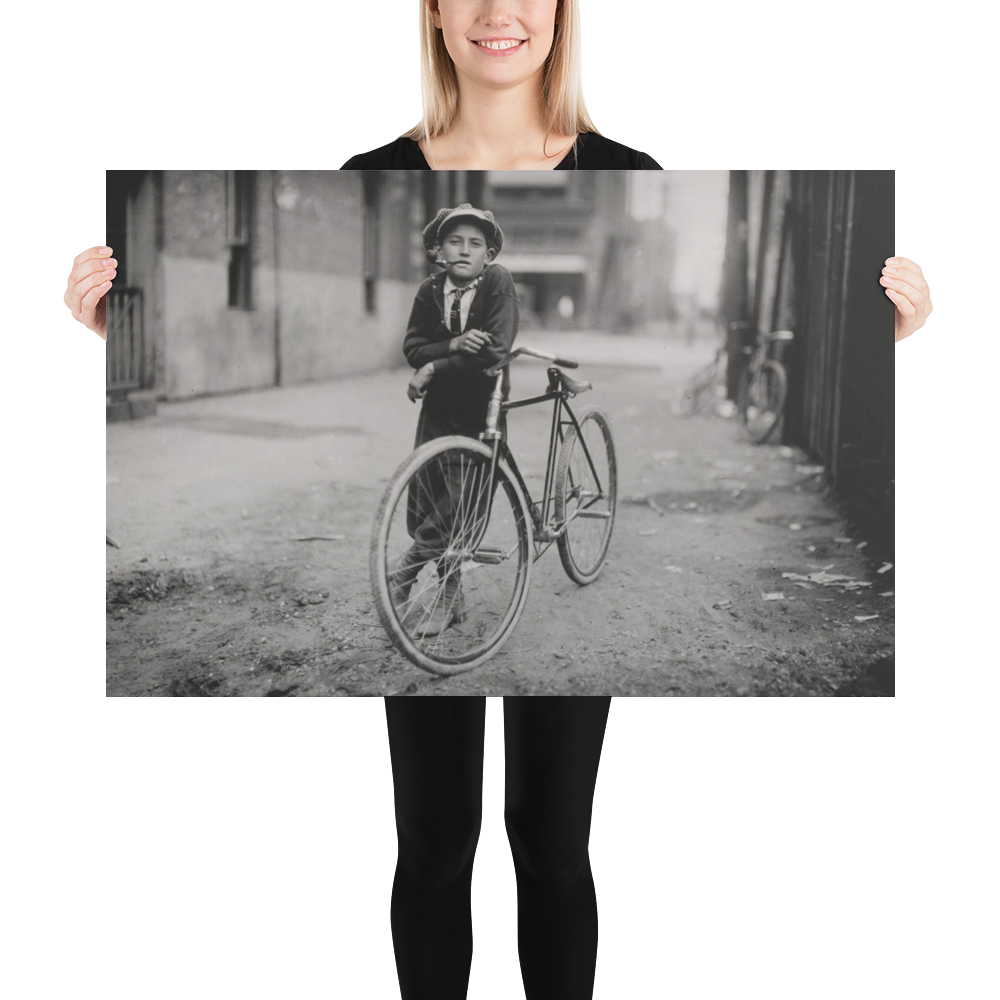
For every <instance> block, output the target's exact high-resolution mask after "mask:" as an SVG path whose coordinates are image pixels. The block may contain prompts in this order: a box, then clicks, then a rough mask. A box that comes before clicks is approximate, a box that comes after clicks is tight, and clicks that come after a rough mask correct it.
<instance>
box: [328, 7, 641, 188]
mask: <svg viewBox="0 0 1000 1000" xmlns="http://www.w3.org/2000/svg"><path fill="white" fill-rule="evenodd" d="M579 40H580V18H579V11H578V8H577V3H576V0H420V51H421V77H422V80H421V83H422V91H423V98H424V113H423V117H422V119H421V121H420V124H419V125H417V126H415V127H414V128H412V129H410V131H409V132H407V133H406V134H405V135H403V136H400V137H399V138H398V139H396V140H395V141H393V142H391V143H389V144H388V145H386V146H382V147H380V148H379V149H375V150H372V151H371V152H369V153H362V154H361V155H359V156H352V157H351V159H349V160H348V161H347V162H346V163H345V164H344V167H343V169H346V170H360V169H365V170H380V169H381V170H392V169H398V170H427V169H434V170H552V169H556V170H570V169H573V168H575V167H579V168H581V169H591V170H657V169H659V164H658V163H657V162H656V161H655V160H653V159H652V158H651V157H649V156H647V155H646V154H645V153H640V152H638V151H636V150H634V149H629V148H628V147H627V146H623V145H621V144H620V143H617V142H612V141H611V140H609V139H605V138H604V137H603V136H602V135H601V134H600V133H599V132H598V131H597V129H596V128H595V127H594V124H593V122H591V120H590V116H589V115H588V114H587V109H586V106H585V105H584V102H583V94H582V91H581V88H580V41H579Z"/></svg>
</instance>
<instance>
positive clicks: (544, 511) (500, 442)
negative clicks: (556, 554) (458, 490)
mask: <svg viewBox="0 0 1000 1000" xmlns="http://www.w3.org/2000/svg"><path fill="white" fill-rule="evenodd" d="M547 374H548V377H549V384H548V388H547V389H546V391H545V392H543V393H542V394H541V395H538V396H528V397H526V398H524V399H511V400H503V399H502V396H501V394H502V381H503V372H502V371H500V372H498V373H497V375H496V384H495V387H494V390H493V395H492V397H491V398H490V407H489V411H488V413H487V418H486V430H485V431H483V433H482V434H480V440H481V441H483V443H484V444H487V445H491V446H492V447H491V451H492V457H491V460H490V479H489V488H490V491H491V495H492V490H493V489H494V488H495V482H496V465H497V461H498V460H499V459H500V458H501V457H502V458H503V460H504V461H505V462H506V463H507V467H508V468H509V469H510V471H511V472H512V473H513V475H514V478H515V479H516V480H517V484H518V486H520V488H521V492H522V493H523V494H524V497H525V499H526V500H527V501H528V513H529V514H530V516H531V520H532V528H533V532H532V535H533V541H534V543H535V560H537V559H538V558H539V557H540V556H541V555H542V554H543V553H544V552H545V551H546V550H547V549H548V548H549V546H551V545H552V543H553V542H555V541H557V540H558V538H559V536H560V535H562V534H563V532H565V531H566V528H567V527H568V526H569V523H570V522H569V520H567V521H565V522H564V523H563V524H559V525H556V524H553V523H552V521H551V516H552V506H553V500H554V497H553V487H554V483H555V477H556V461H557V458H558V453H559V447H560V446H561V445H562V443H563V441H564V439H565V434H564V428H566V427H570V426H572V427H574V428H575V429H576V433H577V440H578V441H579V443H580V446H581V448H582V449H583V453H584V455H585V456H586V459H587V464H588V465H589V466H590V472H591V475H593V477H594V482H595V483H596V484H597V489H598V493H597V496H596V497H595V498H594V499H593V500H591V501H590V504H591V505H592V504H593V503H596V502H597V501H598V500H600V499H602V498H603V497H604V495H605V492H604V491H605V488H606V484H605V483H603V482H601V478H600V476H599V475H598V472H597V469H596V468H595V466H594V460H593V459H592V458H591V455H590V450H589V449H588V448H587V442H586V440H585V439H584V436H583V432H582V431H581V429H580V423H579V421H578V420H577V419H576V415H575V414H574V413H573V410H572V409H571V408H570V405H569V397H570V396H571V395H573V393H571V392H570V390H569V389H568V388H567V387H566V384H565V382H564V381H563V375H562V372H560V371H559V369H558V368H549V369H548V370H547ZM548 402H552V403H553V404H554V405H553V407H552V423H551V425H550V429H549V451H548V457H547V459H546V463H545V485H544V486H543V490H542V501H541V504H540V505H539V503H538V502H537V501H535V500H534V498H533V497H532V496H531V493H530V492H529V490H528V487H527V484H526V483H525V481H524V476H523V475H522V474H521V470H520V469H519V468H518V465H517V461H516V460H515V458H514V455H513V453H512V452H511V450H510V448H509V447H508V445H507V442H506V441H504V439H503V432H502V431H501V430H500V426H499V425H500V416H501V414H504V413H507V411H508V410H516V409H520V408H521V407H524V406H535V405H537V404H538V403H548ZM564 413H565V415H566V416H568V418H569V419H568V420H567V419H564V416H563V414H564ZM539 508H540V509H539ZM583 510H586V508H585V507H584V508H583ZM580 513H581V511H580V509H578V510H577V511H576V512H574V517H576V516H580ZM591 516H596V512H595V514H592V515H591ZM484 530H485V528H484Z"/></svg>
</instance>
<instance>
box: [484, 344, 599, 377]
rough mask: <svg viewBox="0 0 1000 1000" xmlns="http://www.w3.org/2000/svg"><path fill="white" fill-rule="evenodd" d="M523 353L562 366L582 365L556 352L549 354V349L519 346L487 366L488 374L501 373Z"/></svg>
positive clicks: (574, 366) (575, 366)
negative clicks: (501, 359) (541, 349)
mask: <svg viewBox="0 0 1000 1000" xmlns="http://www.w3.org/2000/svg"><path fill="white" fill-rule="evenodd" d="M522 354H527V355H528V356H529V357H532V358H539V359H540V360H542V361H550V362H551V363H552V364H554V365H559V367H560V368H579V367H580V362H579V361H573V360H572V359H571V358H560V357H556V355H555V354H549V353H548V352H547V351H536V350H535V348H533V347H518V348H517V349H516V350H514V351H511V352H510V354H508V355H507V357H505V358H504V359H503V361H499V362H497V363H496V364H495V365H494V366H493V367H492V368H487V369H486V374H487V375H490V376H493V375H499V374H500V371H501V370H502V369H504V368H506V367H507V365H509V364H510V363H511V362H512V361H513V360H514V359H515V358H516V357H519V356H520V355H522Z"/></svg>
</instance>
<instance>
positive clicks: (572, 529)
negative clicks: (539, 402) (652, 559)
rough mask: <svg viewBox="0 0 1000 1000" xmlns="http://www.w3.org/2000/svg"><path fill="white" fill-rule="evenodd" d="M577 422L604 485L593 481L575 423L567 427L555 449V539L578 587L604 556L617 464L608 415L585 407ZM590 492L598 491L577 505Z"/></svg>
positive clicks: (589, 580) (591, 575) (591, 579)
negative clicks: (559, 529)
mask: <svg viewBox="0 0 1000 1000" xmlns="http://www.w3.org/2000/svg"><path fill="white" fill-rule="evenodd" d="M579 425H580V431H581V433H582V434H583V440H584V441H585V442H586V445H587V451H588V452H589V453H590V457H591V459H592V460H593V463H594V466H595V470H596V472H597V476H598V479H599V480H600V479H601V478H604V480H605V482H604V483H603V490H601V489H599V488H598V487H599V486H601V485H602V484H600V483H598V482H594V471H592V470H591V468H590V463H588V462H587V458H586V455H585V454H584V451H583V448H582V447H581V446H580V443H579V438H580V435H579V434H577V430H576V428H575V427H571V428H570V429H569V430H568V431H567V432H566V437H565V438H564V439H563V443H562V447H561V448H560V450H559V464H558V467H557V469H556V480H555V516H556V521H557V523H559V524H560V525H562V524H565V525H566V528H565V530H564V531H563V533H562V534H561V535H560V536H559V538H558V540H557V543H558V546H559V558H560V559H561V560H562V564H563V569H565V570H566V575H567V576H568V577H569V578H570V579H571V580H573V581H574V583H578V584H580V586H581V587H582V586H586V585H587V584H588V583H593V582H594V580H596V579H597V577H598V576H599V575H600V572H601V568H602V567H603V565H604V560H605V559H606V558H607V554H608V546H609V545H610V544H611V532H612V530H613V529H614V524H615V503H616V500H617V495H618V465H617V461H616V458H615V443H614V438H613V437H612V435H611V421H610V420H609V419H608V417H607V415H606V414H605V413H604V412H603V411H601V410H588V411H587V412H586V413H585V414H584V415H583V417H582V418H581V419H580V421H579ZM593 493H598V494H603V496H600V497H598V498H596V499H592V500H591V501H590V503H589V504H588V505H587V506H586V507H582V505H581V503H580V498H581V495H583V494H593ZM580 509H583V510H585V511H587V512H588V513H589V514H591V515H594V514H602V515H606V516H600V517H594V516H574V514H575V512H576V511H578V510H580Z"/></svg>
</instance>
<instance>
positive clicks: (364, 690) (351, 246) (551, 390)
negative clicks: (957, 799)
mask: <svg viewBox="0 0 1000 1000" xmlns="http://www.w3.org/2000/svg"><path fill="white" fill-rule="evenodd" d="M107 212H108V222H107V227H108V228H107V232H108V242H109V244H111V245H112V246H113V247H114V248H115V249H114V253H115V255H116V258H115V259H116V261H117V271H116V277H115V279H114V284H113V286H112V288H111V290H110V291H109V292H108V293H107V336H108V346H107V420H108V425H107V439H108V468H107V503H108V513H107V557H108V578H107V587H108V594H107V613H108V617H107V629H108V632H107V690H108V694H109V695H126V696H135V695H152V696H228V695H241V696H267V697H280V696H289V697H302V696H338V695H387V694H403V693H405V694H419V695H423V694H429V695H431V694H434V695H451V694H487V695H498V694H558V695H574V694H577V695H593V694H602V695H608V694H612V695H656V696H659V695H664V696H690V695H720V696H752V695H792V696H799V695H801V696H831V695H872V696H882V695H892V694H893V685H894V680H893V671H894V666H893V664H894V653H893V634H894V603H895V602H894V593H893V581H894V573H893V565H894V558H895V556H894V551H893V537H894V518H893V502H894V498H893V481H894V468H893V437H894V427H893V343H892V340H891V339H890V337H889V331H890V329H891V327H892V323H893V306H892V303H891V302H890V301H889V300H888V298H887V297H886V296H885V295H884V292H883V285H882V284H880V280H879V279H880V277H881V276H882V270H883V266H884V263H885V261H886V259H887V258H888V257H890V256H891V252H892V238H893V236H892V234H893V175H892V172H886V171H787V170H768V171H648V172H638V171H614V170H600V171H569V170H567V171H562V170H550V171H439V172H428V171H399V170H392V171H388V170H387V171H372V170H365V171H351V170H347V171H281V170H274V171H194V170H192V171H157V170H148V171H109V172H108V174H107Z"/></svg>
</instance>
